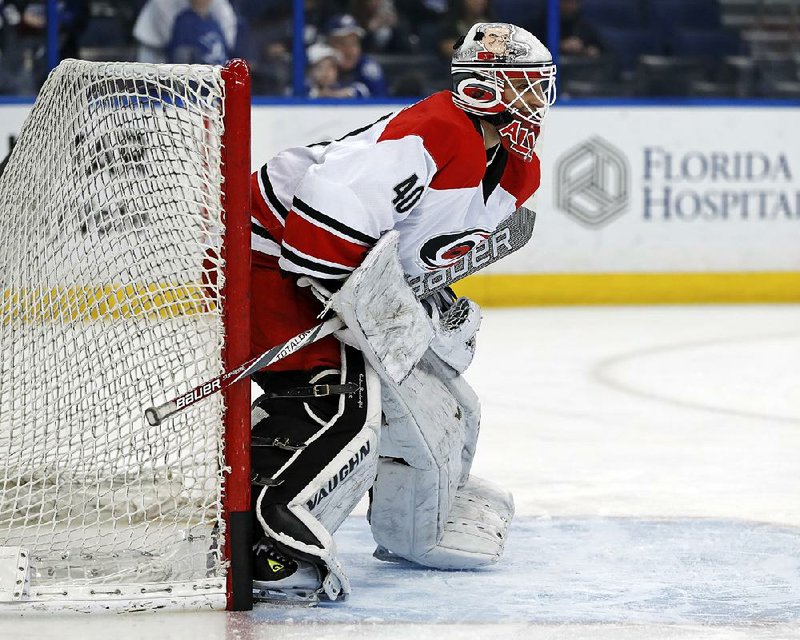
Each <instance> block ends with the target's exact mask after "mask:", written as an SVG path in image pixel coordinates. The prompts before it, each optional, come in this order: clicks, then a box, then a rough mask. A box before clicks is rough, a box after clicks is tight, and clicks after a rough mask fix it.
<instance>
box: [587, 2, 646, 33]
mask: <svg viewBox="0 0 800 640" xmlns="http://www.w3.org/2000/svg"><path fill="white" fill-rule="evenodd" d="M580 12H581V16H582V17H583V18H584V19H585V20H586V22H588V23H589V24H590V25H592V26H593V27H613V28H625V29H635V28H639V27H643V26H644V20H643V16H642V7H641V3H640V2H639V0H583V3H582V4H581V9H580Z"/></svg>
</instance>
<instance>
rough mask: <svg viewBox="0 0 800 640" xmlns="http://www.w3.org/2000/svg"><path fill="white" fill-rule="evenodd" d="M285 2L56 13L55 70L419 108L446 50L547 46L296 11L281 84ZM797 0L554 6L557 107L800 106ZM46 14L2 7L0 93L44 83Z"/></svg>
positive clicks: (402, 2)
mask: <svg viewBox="0 0 800 640" xmlns="http://www.w3.org/2000/svg"><path fill="white" fill-rule="evenodd" d="M293 4H294V3H293V2H292V0H116V1H112V0H59V2H58V12H59V29H58V42H59V51H58V54H59V57H60V58H65V57H80V58H85V59H91V60H140V61H147V62H179V63H190V62H194V63H206V64H221V63H223V62H224V61H225V60H227V59H228V58H230V57H243V58H245V59H247V60H248V62H249V63H250V66H251V69H252V73H253V92H254V94H256V95H267V96H285V95H298V94H300V95H304V96H307V97H311V98H317V97H329V98H356V99H359V98H382V97H387V96H391V97H402V96H414V97H415V96H421V95H425V94H427V93H430V92H433V91H436V90H439V89H442V88H445V87H447V86H448V85H449V71H448V65H449V60H450V54H451V51H452V45H453V43H454V42H455V40H456V39H457V38H458V37H459V36H460V35H461V34H463V33H464V32H466V30H467V29H468V27H469V26H470V25H471V24H473V23H474V22H478V21H492V20H500V21H508V22H513V23H515V24H518V25H520V26H522V27H525V28H527V29H529V30H530V31H532V32H533V33H534V34H536V35H538V36H539V37H540V38H541V39H542V40H543V41H545V42H547V25H548V20H547V18H548V16H547V11H546V6H547V2H546V0H305V1H304V7H305V14H304V19H305V32H304V33H303V50H304V51H305V63H306V69H305V77H304V83H303V86H302V87H298V86H296V85H297V82H296V79H295V78H294V77H293V66H292V51H293V45H294V43H293V35H294V34H293ZM798 4H800V2H798V1H797V0H559V7H560V20H559V26H560V37H559V42H560V45H559V51H558V55H559V67H560V90H561V94H562V95H566V96H579V97H586V96H653V95H655V96H659V95H660V96H669V95H677V96H681V95H693V96H712V97H716V96H729V97H800V76H799V75H798V69H799V68H800V67H799V66H798V57H797V54H798V53H800V46H798V44H800V37H798V33H797V32H798V24H799V23H800V21H798V15H797V14H798V7H797V5H798ZM46 30H47V14H46V7H45V2H43V1H39V2H32V1H29V0H0V56H1V57H0V93H5V94H23V95H27V94H32V93H35V91H36V89H37V88H38V86H39V85H40V83H41V82H42V80H43V78H44V77H45V75H46V73H47V70H48V62H47V51H46V41H47V39H46Z"/></svg>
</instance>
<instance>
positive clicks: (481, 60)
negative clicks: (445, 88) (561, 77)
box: [451, 22, 556, 161]
mask: <svg viewBox="0 0 800 640" xmlns="http://www.w3.org/2000/svg"><path fill="white" fill-rule="evenodd" d="M451 73H452V76H453V89H452V91H453V102H454V103H455V105H456V106H457V107H459V108H460V109H463V110H464V111H466V112H467V113H471V114H474V115H476V116H478V117H480V118H481V119H482V120H485V121H486V122H488V123H490V124H492V125H494V126H495V127H496V128H497V132H498V133H499V134H500V141H501V142H502V144H503V146H504V147H505V148H506V149H508V150H509V151H511V152H513V153H516V154H517V155H520V156H522V157H523V158H524V159H525V160H526V161H530V160H531V158H532V157H533V147H534V145H535V144H536V139H537V138H538V136H539V131H540V129H541V126H542V121H543V120H544V117H545V115H546V114H547V112H548V110H549V109H550V107H551V106H552V105H553V103H554V102H555V99H556V84H555V81H556V67H555V65H554V64H553V59H552V56H551V55H550V51H548V49H547V47H545V46H544V45H543V44H542V43H541V42H540V41H539V39H538V38H536V36H534V35H533V34H531V33H529V32H528V31H526V30H525V29H521V28H520V27H516V26H514V25H513V24H507V23H504V22H489V23H485V22H484V23H478V24H476V25H473V26H472V28H470V30H469V31H468V32H467V35H466V36H464V38H462V39H461V40H459V41H458V42H457V43H456V45H455V51H454V53H453V61H452V65H451Z"/></svg>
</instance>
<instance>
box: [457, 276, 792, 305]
mask: <svg viewBox="0 0 800 640" xmlns="http://www.w3.org/2000/svg"><path fill="white" fill-rule="evenodd" d="M454 289H455V290H456V293H458V295H461V296H467V297H469V298H472V299H473V300H475V302H477V303H478V304H480V305H481V306H486V307H522V306H536V305H573V304H574V305H578V304H692V303H715V302H716V303H726V302H727V303H746V302H800V272H797V271H759V272H734V273H597V274H578V273H575V274H573V273H559V274H488V275H474V276H471V277H469V278H466V279H464V280H462V281H461V282H459V283H457V284H456V285H455V287H454Z"/></svg>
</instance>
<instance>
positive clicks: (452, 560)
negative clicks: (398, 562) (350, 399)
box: [370, 352, 514, 569]
mask: <svg viewBox="0 0 800 640" xmlns="http://www.w3.org/2000/svg"><path fill="white" fill-rule="evenodd" d="M383 409H384V415H385V416H386V421H387V427H386V428H385V429H384V431H383V434H382V441H381V456H382V458H381V460H380V462H379V464H378V477H377V480H376V482H375V486H374V487H373V494H372V505H371V518H370V524H371V527H372V533H373V537H374V538H375V541H376V542H377V543H378V544H379V545H381V546H383V547H386V548H387V549H389V550H390V551H391V552H392V553H394V554H396V555H398V556H400V557H403V558H405V559H407V560H411V561H412V562H416V563H419V564H422V565H424V566H429V567H434V568H438V569H469V568H475V567H480V566H483V565H486V564H491V563H493V562H496V561H497V559H498V558H499V557H500V555H501V554H502V552H503V547H504V545H505V538H506V533H507V531H508V524H509V522H510V520H511V517H512V516H513V512H514V509H513V500H512V499H511V496H510V494H508V493H507V492H504V491H502V490H501V489H498V488H496V487H494V486H493V485H490V484H489V483H487V482H485V481H480V480H477V479H475V480H473V479H472V478H471V477H470V476H469V469H470V466H471V464H472V458H473V455H474V452H475V443H476V441H477V436H478V425H479V421H480V405H479V403H478V400H477V397H476V396H475V394H474V392H473V391H472V389H471V388H470V387H469V385H468V384H467V383H466V381H464V379H463V378H462V377H461V376H459V375H457V374H456V373H455V371H454V370H453V369H452V368H451V367H449V366H447V365H445V364H444V363H443V362H442V361H441V360H440V359H439V358H438V357H437V356H436V355H435V354H433V353H432V352H428V353H427V354H426V355H425V357H424V358H423V359H422V360H421V361H420V362H419V364H418V365H417V366H416V367H415V368H414V370H413V371H412V372H411V374H410V375H409V376H408V378H407V379H406V380H405V381H404V382H403V384H402V385H400V387H399V390H398V391H395V390H393V389H392V388H390V387H387V386H384V387H383Z"/></svg>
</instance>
